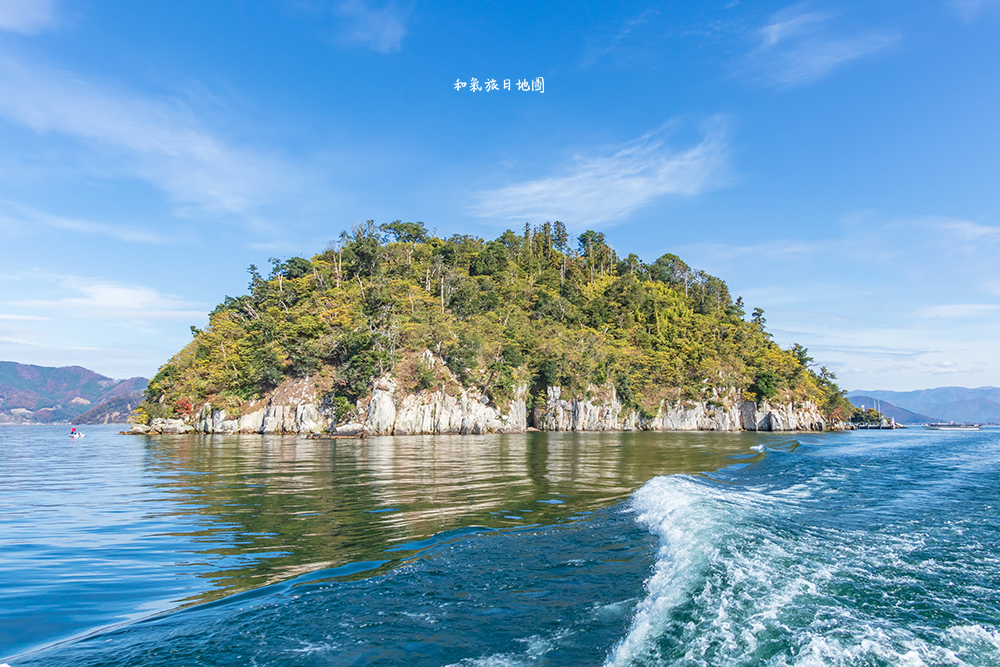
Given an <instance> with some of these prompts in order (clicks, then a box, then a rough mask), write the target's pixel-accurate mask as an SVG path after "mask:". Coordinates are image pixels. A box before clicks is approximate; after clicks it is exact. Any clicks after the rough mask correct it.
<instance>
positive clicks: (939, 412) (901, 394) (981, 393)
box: [848, 387, 1000, 424]
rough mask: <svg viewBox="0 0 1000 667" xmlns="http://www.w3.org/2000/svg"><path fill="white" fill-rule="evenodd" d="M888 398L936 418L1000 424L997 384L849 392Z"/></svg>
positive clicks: (999, 397) (881, 398) (902, 406)
mask: <svg viewBox="0 0 1000 667" xmlns="http://www.w3.org/2000/svg"><path fill="white" fill-rule="evenodd" d="M857 395H864V396H871V397H873V398H877V399H880V400H885V401H890V402H892V403H893V404H895V405H898V406H899V407H901V408H905V409H907V410H912V411H913V412H921V413H924V414H927V415H934V416H935V417H936V418H937V420H939V421H956V422H980V423H982V422H990V423H994V424H996V423H1000V387H977V388H975V389H969V388H966V387H937V388H934V389H919V390H917V391H883V390H871V391H862V390H857V391H852V392H850V393H849V394H848V396H849V397H851V398H853V397H854V396H857Z"/></svg>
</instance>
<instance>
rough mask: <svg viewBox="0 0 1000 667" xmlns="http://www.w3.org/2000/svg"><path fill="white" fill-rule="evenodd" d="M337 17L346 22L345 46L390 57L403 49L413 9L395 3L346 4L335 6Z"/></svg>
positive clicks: (361, 0) (366, 0) (356, 0)
mask: <svg viewBox="0 0 1000 667" xmlns="http://www.w3.org/2000/svg"><path fill="white" fill-rule="evenodd" d="M337 13H338V14H339V15H340V16H342V17H344V18H345V19H346V20H347V22H348V28H347V31H346V34H345V36H344V39H345V41H346V42H348V43H349V44H355V45H360V46H367V47H368V48H369V49H371V50H372V51H376V52H378V53H392V52H395V51H399V50H400V49H401V48H402V46H403V38H404V37H405V36H406V33H407V25H406V24H407V22H408V21H409V19H410V14H412V13H413V7H412V5H411V6H409V7H400V6H399V5H397V4H396V3H394V2H389V3H386V4H384V5H382V6H378V5H376V4H375V3H373V2H371V1H370V0H348V1H347V2H342V3H340V4H339V5H338V7H337Z"/></svg>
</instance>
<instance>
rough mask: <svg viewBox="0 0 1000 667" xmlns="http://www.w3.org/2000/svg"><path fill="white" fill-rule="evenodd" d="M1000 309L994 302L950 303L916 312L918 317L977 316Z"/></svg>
mask: <svg viewBox="0 0 1000 667" xmlns="http://www.w3.org/2000/svg"><path fill="white" fill-rule="evenodd" d="M997 310H1000V306H998V305H996V304H994V303H949V304H945V305H941V306H928V307H927V308H921V309H920V310H918V311H917V312H916V315H917V317H929V318H936V317H976V316H978V315H984V314H986V313H992V312H995V311H997Z"/></svg>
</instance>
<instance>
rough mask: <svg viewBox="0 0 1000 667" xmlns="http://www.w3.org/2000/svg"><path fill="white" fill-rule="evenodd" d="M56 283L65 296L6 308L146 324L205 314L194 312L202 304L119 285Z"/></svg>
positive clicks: (73, 280) (78, 281)
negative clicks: (127, 320)
mask: <svg viewBox="0 0 1000 667" xmlns="http://www.w3.org/2000/svg"><path fill="white" fill-rule="evenodd" d="M58 282H59V287H60V289H59V291H60V292H62V293H63V294H65V296H59V297H57V298H42V299H26V300H17V301H7V302H5V305H7V306H13V307H15V308H27V309H35V310H43V311H49V312H51V313H52V314H54V315H57V316H58V317H59V318H60V319H63V318H65V317H67V316H68V317H73V318H80V319H129V320H140V321H147V320H192V319H198V320H200V319H202V318H204V317H205V312H206V311H205V310H202V309H198V310H195V308H199V307H201V306H202V304H199V303H195V302H192V301H185V300H182V299H180V298H178V297H176V296H173V295H170V294H161V293H159V292H157V291H156V290H154V289H151V288H149V287H144V286H141V285H122V284H120V283H115V282H111V281H102V280H94V279H89V278H81V277H77V276H61V277H58ZM46 319H48V318H46Z"/></svg>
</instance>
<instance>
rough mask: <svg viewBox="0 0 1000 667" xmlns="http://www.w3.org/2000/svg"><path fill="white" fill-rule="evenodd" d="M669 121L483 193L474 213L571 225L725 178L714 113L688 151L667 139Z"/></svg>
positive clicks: (720, 122) (722, 132)
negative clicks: (550, 171) (537, 175)
mask: <svg viewBox="0 0 1000 667" xmlns="http://www.w3.org/2000/svg"><path fill="white" fill-rule="evenodd" d="M667 129H668V126H664V127H662V128H660V129H659V130H657V131H655V132H650V133H649V134H646V135H643V136H642V137H639V138H638V139H636V140H634V141H631V142H629V143H627V144H625V145H624V146H620V147H618V148H613V149H611V150H608V151H606V152H604V153H603V154H602V153H598V154H592V155H580V156H577V157H575V158H574V159H573V160H572V161H571V162H570V163H569V164H566V165H564V166H563V168H562V169H560V170H559V172H558V173H556V174H553V175H549V176H543V177H541V178H537V179H534V180H529V181H522V182H519V183H513V184H510V185H507V186H505V187H502V188H499V189H494V190H484V191H482V192H480V193H479V194H478V197H477V199H478V202H477V203H476V204H475V205H473V206H472V208H471V209H470V212H471V213H472V214H473V215H476V216H479V217H483V218H494V219H502V220H510V219H521V220H556V219H559V220H563V221H565V222H566V224H568V225H570V226H572V227H579V226H583V225H601V224H606V223H609V222H613V221H615V220H619V219H621V218H623V217H625V216H626V215H628V214H629V213H631V212H632V211H634V210H636V209H638V208H640V207H642V206H645V205H646V204H649V203H650V202H652V201H654V200H655V199H658V198H660V197H663V196H665V195H679V196H693V195H697V194H699V193H701V192H704V191H706V190H708V189H711V188H714V187H718V186H720V185H722V184H723V183H724V181H725V178H726V171H727V152H728V150H727V149H728V143H727V137H726V123H725V121H724V119H722V118H714V119H712V120H711V121H709V122H708V123H707V124H706V129H705V136H704V139H703V140H702V141H701V142H700V143H698V144H697V145H695V146H693V147H691V148H688V149H686V150H681V151H674V150H671V149H670V148H669V147H668V146H667V144H666V135H667Z"/></svg>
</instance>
